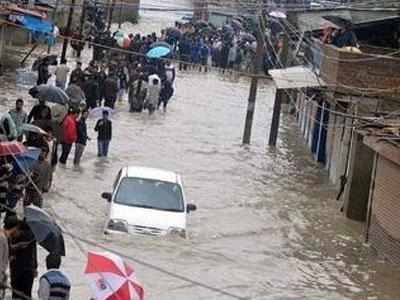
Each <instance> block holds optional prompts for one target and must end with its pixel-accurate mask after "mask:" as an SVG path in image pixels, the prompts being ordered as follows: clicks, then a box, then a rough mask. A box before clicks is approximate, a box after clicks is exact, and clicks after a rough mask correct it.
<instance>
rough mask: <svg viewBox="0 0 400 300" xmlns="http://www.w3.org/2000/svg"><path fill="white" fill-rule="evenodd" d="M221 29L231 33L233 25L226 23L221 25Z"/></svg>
mask: <svg viewBox="0 0 400 300" xmlns="http://www.w3.org/2000/svg"><path fill="white" fill-rule="evenodd" d="M222 31H224V32H226V33H228V32H230V33H231V32H233V31H234V30H233V27H232V26H230V25H228V24H226V25H224V26H222Z"/></svg>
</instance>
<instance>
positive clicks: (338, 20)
mask: <svg viewBox="0 0 400 300" xmlns="http://www.w3.org/2000/svg"><path fill="white" fill-rule="evenodd" d="M323 18H324V19H325V20H328V21H329V22H332V23H333V24H335V25H336V26H338V27H340V28H345V27H348V26H351V25H352V23H351V21H350V20H348V19H345V18H342V17H339V16H323Z"/></svg>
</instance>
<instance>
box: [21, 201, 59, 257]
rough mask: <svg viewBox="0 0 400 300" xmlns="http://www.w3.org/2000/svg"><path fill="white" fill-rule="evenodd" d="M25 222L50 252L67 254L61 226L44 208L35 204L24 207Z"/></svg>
mask: <svg viewBox="0 0 400 300" xmlns="http://www.w3.org/2000/svg"><path fill="white" fill-rule="evenodd" d="M24 216H25V222H26V224H28V226H29V228H30V229H31V230H32V232H33V234H34V236H35V239H36V241H37V242H38V243H39V245H40V246H42V247H43V248H44V249H46V250H47V251H49V252H50V253H53V254H57V255H61V256H65V244H64V237H63V235H62V230H61V228H60V227H59V226H58V225H57V224H56V222H55V221H54V220H53V219H52V218H51V217H50V215H49V214H48V213H47V212H45V211H44V210H43V209H41V208H39V207H36V206H34V205H29V206H26V207H25V208H24Z"/></svg>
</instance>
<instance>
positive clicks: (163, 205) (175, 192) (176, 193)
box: [114, 177, 184, 212]
mask: <svg viewBox="0 0 400 300" xmlns="http://www.w3.org/2000/svg"><path fill="white" fill-rule="evenodd" d="M114 202H115V203H118V204H123V205H129V206H136V207H143V208H152V209H159V210H166V211H177V212H183V211H184V206H183V197H182V190H181V187H180V186H179V185H178V184H176V183H170V182H164V181H159V180H151V179H142V178H133V177H127V178H124V179H122V180H121V184H120V185H119V188H118V191H117V194H116V196H115V200H114Z"/></svg>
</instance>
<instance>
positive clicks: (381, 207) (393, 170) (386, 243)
mask: <svg viewBox="0 0 400 300" xmlns="http://www.w3.org/2000/svg"><path fill="white" fill-rule="evenodd" d="M376 155H378V157H377V161H376V166H375V167H376V170H375V174H376V175H375V178H374V181H373V188H372V189H371V190H372V196H371V198H370V206H371V209H370V215H371V216H370V226H369V228H368V240H369V242H370V244H371V246H372V247H373V249H375V250H376V251H377V253H378V255H379V256H382V257H384V258H386V259H388V260H389V261H390V262H392V263H395V264H400V201H399V200H400V166H399V165H398V164H396V163H394V162H392V161H390V160H388V159H386V158H384V157H383V156H382V155H379V154H376Z"/></svg>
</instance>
